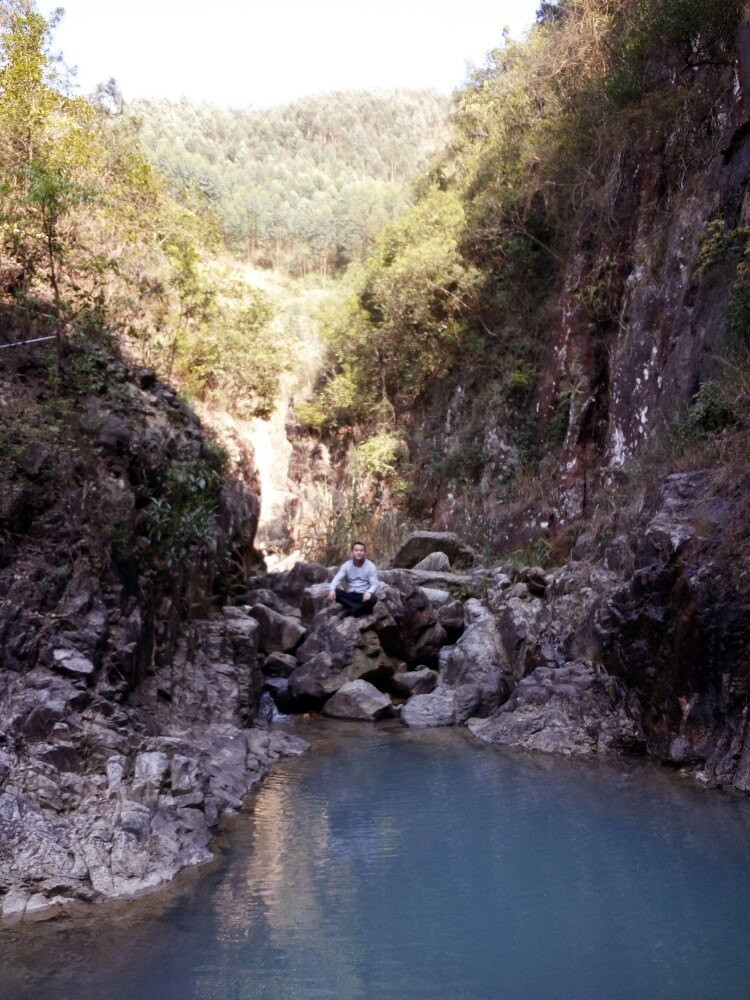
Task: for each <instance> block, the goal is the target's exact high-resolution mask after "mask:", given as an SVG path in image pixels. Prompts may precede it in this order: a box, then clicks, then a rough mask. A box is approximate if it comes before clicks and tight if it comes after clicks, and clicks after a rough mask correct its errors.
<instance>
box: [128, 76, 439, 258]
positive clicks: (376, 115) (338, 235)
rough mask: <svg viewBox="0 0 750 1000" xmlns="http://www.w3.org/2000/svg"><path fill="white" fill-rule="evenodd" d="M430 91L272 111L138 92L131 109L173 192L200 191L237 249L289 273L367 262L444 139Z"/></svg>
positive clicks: (316, 101) (351, 96)
mask: <svg viewBox="0 0 750 1000" xmlns="http://www.w3.org/2000/svg"><path fill="white" fill-rule="evenodd" d="M448 107H449V104H448V100H447V99H446V98H445V97H442V96H440V95H438V94H436V93H432V92H412V91H396V92H394V93H391V94H383V95H378V94H370V93H365V92H346V93H336V94H326V95H321V96H319V97H309V98H305V99H304V100H300V101H297V102H295V103H294V104H290V105H286V106H284V107H280V108H271V109H268V110H246V111H245V110H227V109H222V108H217V107H213V106H211V105H196V104H191V103H189V102H187V101H182V102H178V103H173V102H168V101H139V102H136V103H135V104H134V105H132V107H131V108H130V114H131V115H132V116H133V117H134V118H135V119H136V120H137V121H138V123H139V126H140V137H141V144H142V148H143V150H144V152H145V153H146V154H147V155H148V156H149V158H150V159H151V160H152V161H153V162H154V163H155V164H156V165H157V166H158V167H159V169H160V170H162V171H163V172H164V173H165V174H166V175H167V176H169V177H170V178H171V179H172V182H173V190H174V191H175V193H177V194H178V195H180V194H183V193H184V191H185V189H186V188H187V189H188V190H189V189H190V188H193V189H195V190H197V191H200V192H201V193H202V194H203V195H204V196H205V198H206V199H207V201H208V203H209V204H210V206H211V208H212V210H213V212H214V213H215V215H216V217H217V218H218V220H219V223H220V227H221V231H222V233H223V236H224V238H225V240H226V242H227V244H228V245H229V247H230V248H231V249H232V250H235V251H237V252H240V253H242V254H243V255H244V256H245V257H246V258H248V259H249V260H250V261H252V262H255V263H260V264H261V265H264V266H268V265H272V266H274V267H276V268H284V269H285V270H287V271H289V272H290V273H292V274H306V273H308V272H309V271H313V270H315V271H318V272H320V273H322V274H323V275H325V274H327V273H328V272H329V271H331V270H339V269H340V268H341V267H343V266H345V265H346V264H348V263H350V262H352V261H356V260H360V259H361V258H362V256H363V254H364V253H365V252H366V251H367V250H368V249H369V248H370V247H371V245H372V242H373V240H374V237H375V235H376V234H377V233H378V232H379V230H380V229H381V228H382V227H383V225H384V224H385V223H386V222H387V221H389V220H390V219H392V218H393V217H394V216H395V215H396V214H397V213H398V212H399V211H400V210H401V209H402V208H403V207H404V205H405V204H406V197H407V189H406V187H405V182H406V181H409V180H411V179H412V178H413V176H414V175H415V174H416V173H417V171H418V170H419V169H420V168H422V167H423V166H424V165H425V163H426V161H427V159H428V157H429V156H430V155H431V154H433V153H435V152H436V151H437V150H438V149H439V148H441V147H442V146H443V145H444V142H445V139H446V138H447V127H446V116H447V111H448Z"/></svg>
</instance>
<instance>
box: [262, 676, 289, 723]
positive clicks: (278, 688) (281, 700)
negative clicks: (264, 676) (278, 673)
mask: <svg viewBox="0 0 750 1000" xmlns="http://www.w3.org/2000/svg"><path fill="white" fill-rule="evenodd" d="M263 687H264V689H265V690H266V691H268V693H269V694H270V695H271V697H272V698H273V703H274V705H275V706H276V708H278V710H279V711H280V712H282V713H283V714H284V715H289V714H291V713H292V712H293V711H294V707H295V702H294V698H293V697H292V695H291V694H290V693H289V679H288V678H287V677H269V678H268V680H267V681H266V683H265V684H264V685H263Z"/></svg>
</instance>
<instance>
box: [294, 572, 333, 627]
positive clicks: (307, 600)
mask: <svg viewBox="0 0 750 1000" xmlns="http://www.w3.org/2000/svg"><path fill="white" fill-rule="evenodd" d="M330 593H331V585H330V583H314V584H312V586H310V587H306V588H305V591H304V593H303V594H302V623H303V624H304V625H306V626H307V627H308V628H309V627H310V623H311V622H312V620H313V619H314V618H315V616H316V615H317V614H318V613H319V612H320V611H323V610H325V608H327V607H332V606H333V605H331V604H330V600H329V596H328V595H329V594H330ZM335 607H336V610H337V611H340V610H341V609H340V607H339V606H338V605H335Z"/></svg>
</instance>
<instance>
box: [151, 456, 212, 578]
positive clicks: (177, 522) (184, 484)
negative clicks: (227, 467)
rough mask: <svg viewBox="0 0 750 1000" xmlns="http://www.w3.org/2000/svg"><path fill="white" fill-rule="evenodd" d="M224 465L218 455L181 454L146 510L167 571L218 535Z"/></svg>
mask: <svg viewBox="0 0 750 1000" xmlns="http://www.w3.org/2000/svg"><path fill="white" fill-rule="evenodd" d="M222 471H223V469H222V463H221V462H220V461H217V459H216V456H215V455H210V454H204V455H201V456H200V457H199V458H197V459H195V458H193V457H192V456H191V455H190V454H185V455H179V456H177V457H176V459H175V460H174V461H173V462H172V463H171V464H170V465H169V466H168V468H167V469H166V471H165V473H164V475H163V477H162V478H161V481H160V483H159V484H158V495H157V496H154V498H153V499H152V500H151V503H150V505H149V506H148V507H147V508H146V512H145V519H144V529H145V533H146V535H147V537H148V538H149V539H150V541H151V544H152V546H153V550H154V555H155V556H156V558H157V559H158V560H159V561H160V562H161V563H163V565H164V566H165V567H166V568H167V569H174V568H176V567H177V566H180V565H182V564H184V563H187V562H189V561H190V560H191V559H192V558H194V556H195V551H196V548H198V547H203V548H206V547H208V546H209V545H210V543H211V541H212V539H213V537H214V534H215V516H216V512H217V505H218V490H219V487H220V485H221V480H222Z"/></svg>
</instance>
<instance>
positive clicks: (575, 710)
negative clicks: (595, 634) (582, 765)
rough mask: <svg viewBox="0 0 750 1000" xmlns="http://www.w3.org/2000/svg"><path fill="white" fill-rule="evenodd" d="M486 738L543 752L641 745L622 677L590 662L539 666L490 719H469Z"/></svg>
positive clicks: (629, 748) (597, 750)
mask: <svg viewBox="0 0 750 1000" xmlns="http://www.w3.org/2000/svg"><path fill="white" fill-rule="evenodd" d="M468 727H469V729H470V731H471V732H472V733H473V734H474V735H475V736H476V737H477V738H478V739H480V740H482V741H483V742H485V743H494V744H496V745H498V746H510V747H522V748H523V749H525V750H542V751H544V752H545V753H556V754H563V755H564V756H570V755H572V754H578V755H580V754H595V753H607V752H609V751H616V752H623V753H637V752H639V751H642V750H643V748H644V741H643V736H642V734H641V733H640V729H639V726H638V724H637V723H636V722H635V721H634V720H633V718H632V715H631V714H630V712H629V711H628V709H627V689H626V688H625V685H624V684H622V682H619V681H617V680H616V679H615V678H614V677H611V676H609V675H607V674H606V673H605V672H604V671H603V670H601V668H599V669H597V668H596V667H594V666H593V665H592V664H589V663H582V662H577V663H568V664H566V665H565V666H563V667H559V668H553V667H539V668H538V669H536V670H535V671H534V672H533V673H532V674H531V675H530V676H528V677H526V678H524V679H523V680H521V681H520V682H519V684H518V686H517V687H516V689H515V691H514V692H513V694H512V695H511V697H510V699H509V700H508V701H507V702H506V704H505V705H503V706H502V708H500V710H499V711H498V712H497V713H496V714H495V715H493V716H492V718H491V719H470V720H469V722H468Z"/></svg>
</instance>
